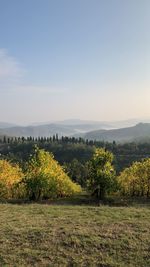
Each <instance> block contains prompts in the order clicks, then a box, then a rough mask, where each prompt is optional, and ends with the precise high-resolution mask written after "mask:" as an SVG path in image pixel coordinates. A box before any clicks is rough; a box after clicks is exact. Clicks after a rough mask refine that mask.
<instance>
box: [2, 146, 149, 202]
mask: <svg viewBox="0 0 150 267" xmlns="http://www.w3.org/2000/svg"><path fill="white" fill-rule="evenodd" d="M113 161H114V156H113V154H112V153H111V152H110V151H107V150H105V149H103V148H97V149H95V152H94V154H93V156H92V158H91V159H90V160H89V161H88V162H87V173H86V178H87V179H86V180H83V179H82V176H81V177H80V179H79V180H77V179H76V177H74V180H75V181H76V182H78V183H80V184H81V185H82V186H83V187H86V188H87V189H89V190H90V191H91V193H92V194H93V195H96V196H97V198H98V199H103V198H104V197H105V196H106V195H108V194H109V193H110V192H114V191H118V192H119V193H120V194H123V195H128V196H147V197H149V196H150V158H148V159H145V160H143V161H141V162H135V163H134V164H133V165H132V166H131V167H129V168H126V169H124V170H123V171H122V172H121V173H120V175H119V176H116V172H115V169H114V166H113ZM80 164H81V165H80V168H81V167H82V163H80ZM78 167H79V162H77V161H74V171H76V173H77V174H76V175H78ZM70 172H71V169H70ZM73 174H75V173H74V172H73ZM83 174H85V169H84V168H83ZM79 192H81V187H80V185H78V184H77V183H75V182H73V181H72V180H71V179H70V178H69V176H68V174H67V173H66V172H65V168H63V167H61V166H60V165H59V164H58V162H57V161H56V160H54V157H53V155H52V154H51V153H49V152H46V151H45V150H43V149H39V148H38V147H35V148H34V152H33V153H32V155H30V157H29V160H28V161H27V162H25V163H24V164H23V165H22V168H21V167H19V166H18V165H17V164H16V165H13V164H11V163H10V162H9V161H7V160H0V198H8V199H9V198H29V199H32V200H39V199H43V198H44V199H47V198H57V197H64V196H65V197H66V196H70V195H72V194H75V193H79Z"/></svg>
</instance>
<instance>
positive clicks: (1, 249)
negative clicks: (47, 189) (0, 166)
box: [0, 200, 150, 267]
mask: <svg viewBox="0 0 150 267" xmlns="http://www.w3.org/2000/svg"><path fill="white" fill-rule="evenodd" d="M81 204H82V205H81ZM149 229H150V206H149V205H148V204H143V205H141V204H136V205H131V206H108V205H100V206H96V204H92V203H90V202H89V203H88V202H87V203H86V202H84V201H83V203H80V205H79V203H78V201H77V202H75V201H74V202H73V201H72V204H71V203H70V202H69V201H66V203H65V200H64V201H57V202H52V203H47V204H45V203H44V204H37V203H32V204H29V203H27V204H8V203H7V204H0V266H2V267H3V266H11V267H13V266H15V267H18V266H19V267H21V266H40V267H41V266H68V267H69V266H70V267H71V266H85V267H88V266H92V267H94V266H99V267H117V266H118V267H127V266H129V267H131V266H135V267H138V266H139V267H148V266H150V230H149Z"/></svg>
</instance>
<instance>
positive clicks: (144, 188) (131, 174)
mask: <svg viewBox="0 0 150 267" xmlns="http://www.w3.org/2000/svg"><path fill="white" fill-rule="evenodd" d="M118 181H119V184H120V188H121V192H122V194H124V195H129V196H147V197H149V196H150V158H148V159H144V160H143V161H141V162H135V163H133V164H132V166H131V167H129V168H126V169H125V170H124V171H122V172H121V174H120V175H119V177H118Z"/></svg>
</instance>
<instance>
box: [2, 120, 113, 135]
mask: <svg viewBox="0 0 150 267" xmlns="http://www.w3.org/2000/svg"><path fill="white" fill-rule="evenodd" d="M77 122H78V121H77ZM64 123H65V122H64ZM64 123H60V124H57V123H50V124H45V125H31V126H24V127H23V126H15V127H7V128H2V129H0V135H8V136H16V137H21V136H24V137H28V136H32V137H39V136H43V137H44V136H45V137H49V136H52V135H54V134H58V135H59V136H60V137H61V136H62V135H63V136H73V135H76V134H78V135H79V136H80V135H82V134H83V133H86V132H89V131H94V130H98V129H101V128H103V127H106V128H110V126H109V125H107V124H104V123H94V122H91V123H90V122H88V121H87V122H86V123H83V124H82V123H81V122H80V123H79V122H78V124H75V123H74V124H70V123H68V124H67V122H66V124H64Z"/></svg>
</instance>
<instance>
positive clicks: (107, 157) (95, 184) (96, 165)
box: [89, 148, 115, 199]
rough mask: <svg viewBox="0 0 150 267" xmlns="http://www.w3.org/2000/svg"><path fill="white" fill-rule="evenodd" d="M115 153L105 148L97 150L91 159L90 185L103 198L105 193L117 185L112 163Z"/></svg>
mask: <svg viewBox="0 0 150 267" xmlns="http://www.w3.org/2000/svg"><path fill="white" fill-rule="evenodd" d="M112 161H113V154H112V153H111V152H109V151H105V150H104V149H103V148H98V149H96V150H95V153H94V155H93V158H92V159H91V161H90V179H89V187H90V188H91V189H92V190H93V191H94V192H93V194H94V193H96V194H97V197H98V198H99V199H103V198H104V197H105V194H106V193H108V192H110V191H111V190H113V188H114V185H115V179H114V177H115V176H114V174H115V172H114V168H113V165H112Z"/></svg>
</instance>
